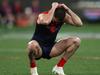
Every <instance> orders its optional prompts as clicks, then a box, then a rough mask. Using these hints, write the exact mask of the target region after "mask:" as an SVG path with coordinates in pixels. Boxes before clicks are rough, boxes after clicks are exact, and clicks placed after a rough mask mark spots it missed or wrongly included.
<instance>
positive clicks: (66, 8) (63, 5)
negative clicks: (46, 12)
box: [60, 4, 69, 10]
mask: <svg viewBox="0 0 100 75" xmlns="http://www.w3.org/2000/svg"><path fill="white" fill-rule="evenodd" d="M60 6H62V7H64V8H65V10H69V8H68V7H67V6H66V5H65V4H60Z"/></svg>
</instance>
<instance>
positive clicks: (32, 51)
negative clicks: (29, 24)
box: [28, 40, 42, 58]
mask: <svg viewBox="0 0 100 75" xmlns="http://www.w3.org/2000/svg"><path fill="white" fill-rule="evenodd" d="M28 50H29V51H28V53H29V57H33V56H34V57H35V58H39V57H41V55H42V51H41V48H40V46H39V44H38V42H37V41H35V40H32V41H30V42H29V43H28Z"/></svg>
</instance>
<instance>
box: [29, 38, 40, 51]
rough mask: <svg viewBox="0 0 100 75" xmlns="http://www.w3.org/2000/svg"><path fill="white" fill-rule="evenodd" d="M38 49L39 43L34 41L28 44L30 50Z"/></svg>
mask: <svg viewBox="0 0 100 75" xmlns="http://www.w3.org/2000/svg"><path fill="white" fill-rule="evenodd" d="M37 47H38V43H37V42H36V41H35V40H33V41H30V42H29V43H28V50H34V49H36V48H37Z"/></svg>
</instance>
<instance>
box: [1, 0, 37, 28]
mask: <svg viewBox="0 0 100 75" xmlns="http://www.w3.org/2000/svg"><path fill="white" fill-rule="evenodd" d="M38 13H39V0H33V1H32V2H31V5H30V6H26V7H24V8H23V4H22V3H21V0H14V1H13V2H12V3H9V1H8V0H2V2H1V5H0V25H5V26H7V27H8V28H12V27H13V26H20V27H26V26H28V25H33V24H34V23H35V20H36V18H37V15H38Z"/></svg>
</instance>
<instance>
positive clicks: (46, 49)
mask: <svg viewBox="0 0 100 75" xmlns="http://www.w3.org/2000/svg"><path fill="white" fill-rule="evenodd" d="M38 43H39V45H40V47H41V49H42V56H41V57H40V58H45V59H50V58H51V57H50V52H51V50H52V47H53V46H54V44H55V42H53V43H49V44H44V43H41V42H39V41H38ZM40 58H36V60H38V59H40Z"/></svg>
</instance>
